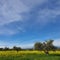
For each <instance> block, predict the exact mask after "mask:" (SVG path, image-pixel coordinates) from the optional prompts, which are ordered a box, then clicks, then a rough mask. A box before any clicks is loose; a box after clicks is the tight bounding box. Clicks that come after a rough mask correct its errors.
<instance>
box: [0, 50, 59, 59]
mask: <svg viewBox="0 0 60 60" xmlns="http://www.w3.org/2000/svg"><path fill="white" fill-rule="evenodd" d="M0 60H60V52H59V51H56V52H52V51H50V54H49V55H45V54H44V52H43V51H41V52H40V51H19V52H18V53H17V52H16V51H0Z"/></svg>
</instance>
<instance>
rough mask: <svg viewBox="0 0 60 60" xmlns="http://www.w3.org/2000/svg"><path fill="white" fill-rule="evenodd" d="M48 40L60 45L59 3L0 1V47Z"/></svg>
mask: <svg viewBox="0 0 60 60" xmlns="http://www.w3.org/2000/svg"><path fill="white" fill-rule="evenodd" d="M48 39H53V40H54V45H56V46H60V0H0V47H5V46H7V47H12V46H15V45H16V46H21V47H22V48H24V47H25V48H27V47H33V44H34V43H35V42H38V41H40V42H43V41H45V40H48Z"/></svg>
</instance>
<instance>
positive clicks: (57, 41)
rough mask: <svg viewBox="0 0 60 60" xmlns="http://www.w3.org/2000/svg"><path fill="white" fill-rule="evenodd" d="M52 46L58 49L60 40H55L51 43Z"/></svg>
mask: <svg viewBox="0 0 60 60" xmlns="http://www.w3.org/2000/svg"><path fill="white" fill-rule="evenodd" d="M53 44H54V45H55V46H58V47H60V39H55V40H54V42H53Z"/></svg>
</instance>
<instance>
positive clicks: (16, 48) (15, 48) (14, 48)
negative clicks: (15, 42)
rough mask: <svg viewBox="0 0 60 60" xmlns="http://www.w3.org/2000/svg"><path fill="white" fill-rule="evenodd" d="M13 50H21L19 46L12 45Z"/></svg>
mask: <svg viewBox="0 0 60 60" xmlns="http://www.w3.org/2000/svg"><path fill="white" fill-rule="evenodd" d="M13 50H16V51H17V52H18V51H20V50H21V47H16V46H14V47H13Z"/></svg>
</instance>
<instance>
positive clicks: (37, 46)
mask: <svg viewBox="0 0 60 60" xmlns="http://www.w3.org/2000/svg"><path fill="white" fill-rule="evenodd" d="M42 46H43V45H42V43H41V42H36V43H35V45H34V49H35V50H42V48H43V47H42Z"/></svg>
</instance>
